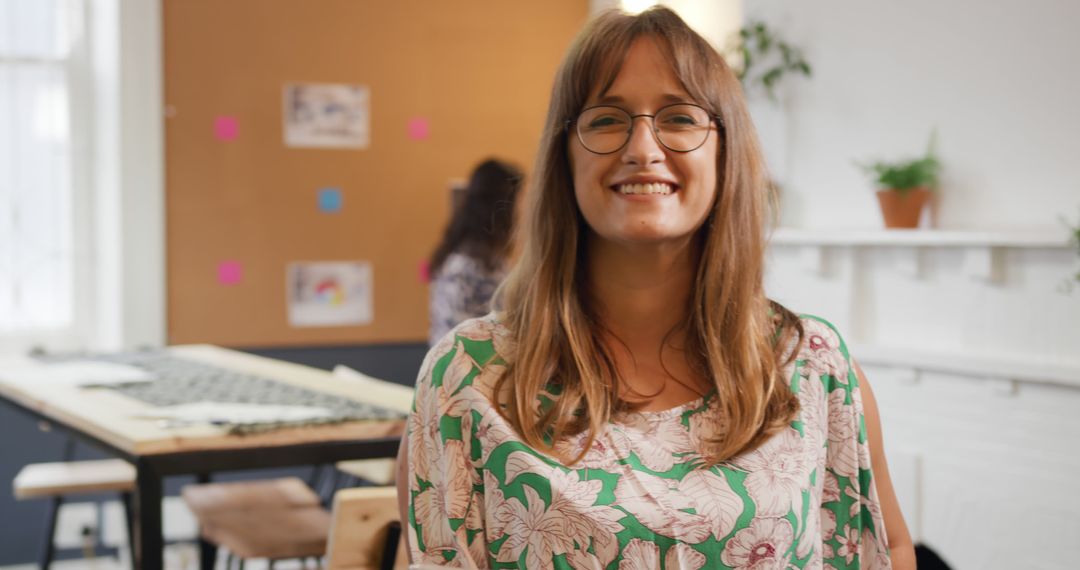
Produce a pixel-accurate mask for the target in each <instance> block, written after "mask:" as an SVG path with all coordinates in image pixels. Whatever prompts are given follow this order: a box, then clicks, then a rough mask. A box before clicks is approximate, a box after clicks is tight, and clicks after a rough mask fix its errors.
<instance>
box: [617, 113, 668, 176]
mask: <svg viewBox="0 0 1080 570" xmlns="http://www.w3.org/2000/svg"><path fill="white" fill-rule="evenodd" d="M638 119H640V120H641V122H637V120H638ZM634 121H635V122H634V123H633V125H632V126H631V130H630V140H629V141H627V142H626V147H625V148H623V153H622V160H623V162H624V163H626V164H637V165H646V164H654V163H657V162H661V161H663V160H664V147H662V146H661V145H660V140H659V139H657V138H656V133H655V132H654V131H653V122H652V118H651V117H649V116H647V115H646V116H639V117H635V118H634Z"/></svg>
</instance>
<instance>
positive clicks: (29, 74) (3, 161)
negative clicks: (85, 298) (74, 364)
mask: <svg viewBox="0 0 1080 570" xmlns="http://www.w3.org/2000/svg"><path fill="white" fill-rule="evenodd" d="M82 1H83V0H0V338H11V337H19V336H23V337H26V336H40V335H41V333H51V334H61V335H71V334H74V333H75V330H76V328H77V326H78V324H79V323H78V320H79V319H78V318H77V315H78V312H79V310H80V307H79V305H80V303H79V301H78V298H79V294H78V293H77V290H76V276H77V275H78V271H79V270H80V269H81V264H83V263H85V260H84V259H77V256H76V243H77V242H78V241H80V240H79V237H80V236H81V235H82V234H81V233H80V232H81V228H83V227H85V223H86V222H87V219H86V218H87V215H86V211H87V207H86V204H88V203H89V200H88V197H87V196H86V193H87V191H88V186H87V185H86V184H85V183H82V182H81V181H82V180H84V179H85V176H83V175H82V174H80V168H81V167H80V160H79V154H80V153H83V154H85V147H86V144H85V141H86V140H88V137H87V136H86V133H84V132H79V131H80V129H79V127H80V124H79V121H80V120H85V117H80V113H79V112H78V111H76V110H75V109H76V108H77V107H76V105H77V104H78V101H77V100H78V99H79V97H73V96H72V94H73V93H81V92H82V91H81V90H82V89H83V88H84V86H83V85H81V84H80V82H79V78H80V77H81V76H82V75H83V71H82V69H83V68H84V66H83V64H82V62H83V61H85V53H84V52H85V47H84V46H85V38H84V35H85V34H84V29H85V27H84V18H83V11H82ZM73 119H74V120H73ZM73 127H75V128H73Z"/></svg>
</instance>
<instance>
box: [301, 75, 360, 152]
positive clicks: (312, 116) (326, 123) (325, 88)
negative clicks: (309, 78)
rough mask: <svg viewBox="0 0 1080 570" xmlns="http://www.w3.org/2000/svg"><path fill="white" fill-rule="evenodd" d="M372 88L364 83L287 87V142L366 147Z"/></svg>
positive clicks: (306, 84) (324, 145) (336, 146)
mask: <svg viewBox="0 0 1080 570" xmlns="http://www.w3.org/2000/svg"><path fill="white" fill-rule="evenodd" d="M369 101H370V91H369V89H368V88H367V87H364V86H362V85H342V84H332V83H325V84H316V83H295V84H290V85H286V86H285V129H284V130H285V145H286V146H290V147H309V148H367V146H368V144H369V134H368V133H369V128H370V109H369Z"/></svg>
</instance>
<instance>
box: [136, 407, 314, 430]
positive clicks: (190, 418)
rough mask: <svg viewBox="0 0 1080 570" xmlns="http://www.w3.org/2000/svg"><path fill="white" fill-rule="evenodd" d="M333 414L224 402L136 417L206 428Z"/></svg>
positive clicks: (178, 408)
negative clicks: (208, 426) (213, 425)
mask: <svg viewBox="0 0 1080 570" xmlns="http://www.w3.org/2000/svg"><path fill="white" fill-rule="evenodd" d="M332 415H333V412H331V411H330V410H328V409H326V408H316V407H311V406H278V405H272V404H230V403H224V402H195V403H193V404H180V405H176V406H163V407H160V408H155V409H154V410H153V411H148V412H145V413H141V414H139V415H138V416H136V417H141V418H151V419H160V420H175V421H180V422H184V423H199V424H202V423H205V424H230V425H242V424H265V423H276V422H301V421H308V420H318V419H323V418H328V417H331V416H332Z"/></svg>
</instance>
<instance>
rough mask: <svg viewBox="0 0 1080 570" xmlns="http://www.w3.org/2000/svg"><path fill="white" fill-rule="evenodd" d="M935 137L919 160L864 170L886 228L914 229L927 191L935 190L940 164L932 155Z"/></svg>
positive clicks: (879, 163)
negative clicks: (871, 180) (873, 187)
mask: <svg viewBox="0 0 1080 570" xmlns="http://www.w3.org/2000/svg"><path fill="white" fill-rule="evenodd" d="M935 138H936V137H934V136H931V137H930V144H929V145H928V147H927V149H926V155H924V156H923V157H922V158H916V159H911V160H904V161H899V162H887V161H878V162H875V163H873V164H870V165H865V166H863V169H864V170H865V171H866V172H867V174H869V175H870V176H872V177H873V180H874V185H875V188H876V189H877V198H878V204H879V205H880V206H881V215H882V217H883V218H884V219H885V227H886V228H915V227H918V225H919V217H920V215H921V214H922V210H923V207H924V206H925V205H926V203H927V201H928V200H929V199H930V191H931V190H934V189H936V188H937V184H938V172H939V171H940V170H941V163H940V162H939V161H938V158H937V155H936V153H935V151H934V147H935Z"/></svg>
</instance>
